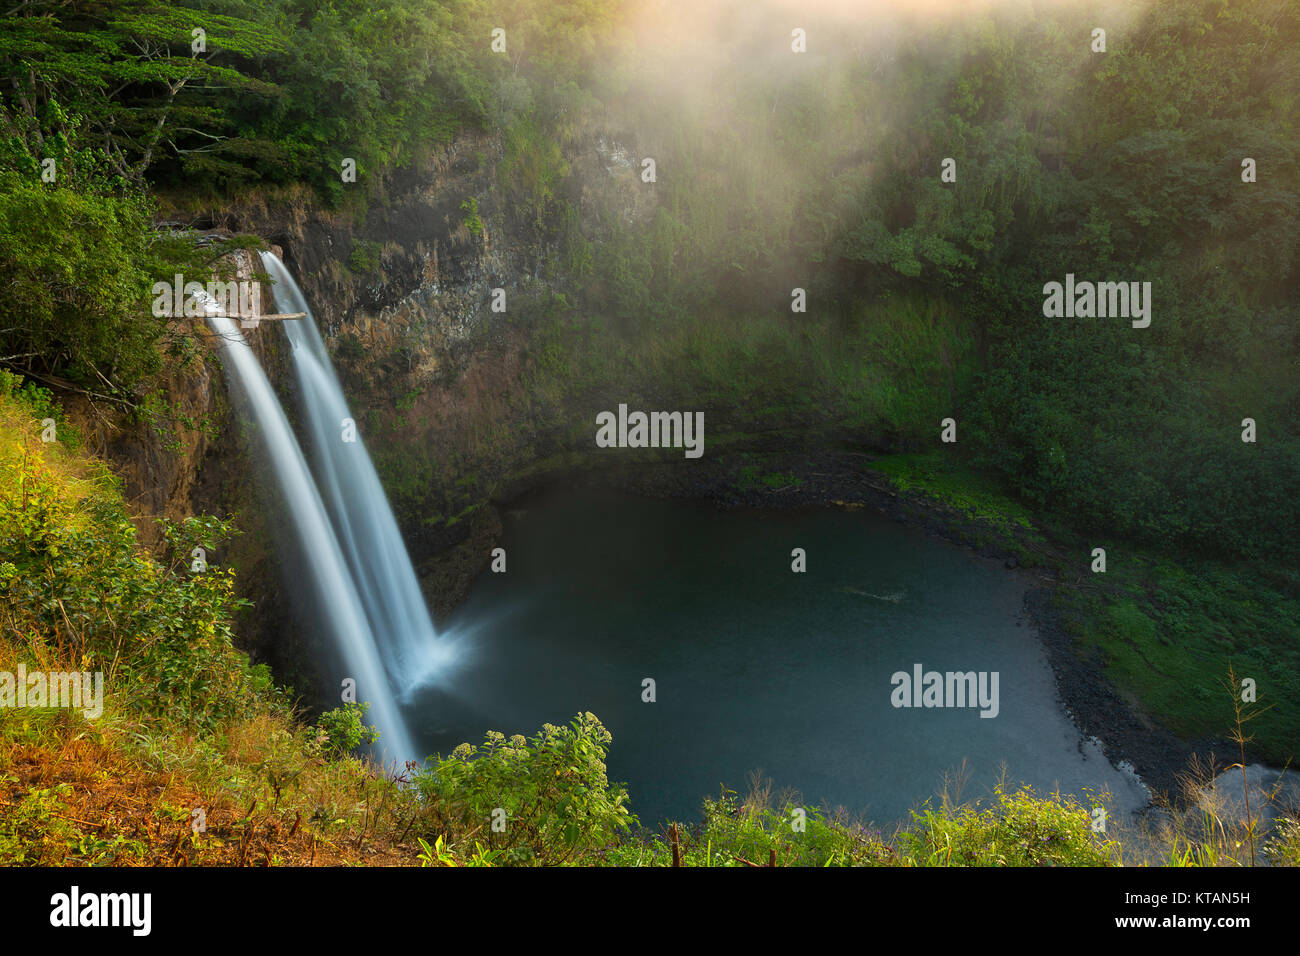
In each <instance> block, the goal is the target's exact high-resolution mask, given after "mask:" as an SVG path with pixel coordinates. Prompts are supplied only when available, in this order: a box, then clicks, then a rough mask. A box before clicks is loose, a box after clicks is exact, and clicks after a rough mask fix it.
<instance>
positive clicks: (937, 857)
mask: <svg viewBox="0 0 1300 956" xmlns="http://www.w3.org/2000/svg"><path fill="white" fill-rule="evenodd" d="M995 796H996V803H995V805H994V806H992V807H988V808H986V809H983V810H980V809H977V808H975V807H971V806H964V807H960V808H957V809H951V810H948V811H947V812H943V811H937V810H934V809H932V808H930V807H928V806H927V807H926V808H924V809H923V810H921V811H919V812H918V811H913V814H912V820H913V829H911V830H908V831H904V832H903V833H902V834H900V840H901V846H902V850H903V852H904V853H905V854H906V855H907V856H908V858H909V859H910V860H911V861H912V862H913V863H914V864H915V865H917V866H1113V865H1115V864H1116V862H1117V861H1116V859H1115V858H1114V856H1113V851H1114V850H1115V849H1116V846H1115V844H1114V843H1113V841H1109V840H1106V839H1100V838H1098V837H1097V836H1096V835H1094V834H1093V832H1092V827H1091V818H1090V816H1089V813H1088V810H1087V809H1085V808H1084V807H1082V806H1080V805H1079V804H1077V803H1075V802H1074V801H1073V800H1070V799H1065V798H1062V799H1050V800H1043V799H1039V798H1037V797H1035V796H1034V795H1033V792H1032V791H1031V790H1030V789H1029V788H1027V787H1026V788H1024V789H1021V790H1017V791H1015V792H1013V793H1006V792H1004V791H1003V790H1002V789H1001V788H999V789H998V790H997V791H996V795H995Z"/></svg>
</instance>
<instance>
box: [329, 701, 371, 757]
mask: <svg viewBox="0 0 1300 956" xmlns="http://www.w3.org/2000/svg"><path fill="white" fill-rule="evenodd" d="M369 709H370V704H369V703H368V702H363V703H360V704H358V703H347V704H344V705H343V706H342V707H335V708H334V709H333V710H327V711H326V712H325V713H323V714H321V715H320V718H319V719H318V720H317V721H316V726H317V727H319V728H320V730H321V733H322V735H323V736H324V739H325V743H324V746H325V750H326V752H327V753H331V754H333V755H335V756H342V755H343V754H346V753H350V752H351V751H353V750H355V749H356V748H357V747H361V746H367V745H369V744H373V743H374V742H375V741H377V740H378V739H379V731H378V730H377V729H376V728H374V727H368V726H366V724H365V723H364V719H365V716H366V711H368V710H369Z"/></svg>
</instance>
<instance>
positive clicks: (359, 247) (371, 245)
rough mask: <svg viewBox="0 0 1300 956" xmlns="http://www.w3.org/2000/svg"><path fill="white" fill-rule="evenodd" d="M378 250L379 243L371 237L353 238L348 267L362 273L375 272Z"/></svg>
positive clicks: (377, 267)
mask: <svg viewBox="0 0 1300 956" xmlns="http://www.w3.org/2000/svg"><path fill="white" fill-rule="evenodd" d="M379 251H380V245H379V243H377V242H375V241H374V240H373V239H353V240H352V252H351V253H350V254H349V255H348V268H349V269H351V270H352V271H353V272H357V273H361V274H363V275H364V274H366V273H370V272H375V271H376V270H378V269H379Z"/></svg>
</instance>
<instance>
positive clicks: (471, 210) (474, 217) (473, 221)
mask: <svg viewBox="0 0 1300 956" xmlns="http://www.w3.org/2000/svg"><path fill="white" fill-rule="evenodd" d="M460 210H461V212H463V213H465V228H466V229H468V230H469V231H470V235H472V236H473V237H474V238H475V239H477V238H478V237H479V236H481V235H483V220H482V219H481V218H479V214H478V198H477V197H476V196H470V197H469V198H468V199H466V200H465V201H464V202H463V203H461V204H460Z"/></svg>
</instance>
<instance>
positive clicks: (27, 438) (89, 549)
mask: <svg viewBox="0 0 1300 956" xmlns="http://www.w3.org/2000/svg"><path fill="white" fill-rule="evenodd" d="M0 414H2V415H3V417H4V420H5V421H6V422H7V423H9V424H10V426H11V428H12V430H11V431H8V432H7V434H6V438H5V440H4V442H3V443H0V567H3V568H4V569H5V570H4V574H3V580H2V581H0V620H3V621H4V622H5V628H4V629H5V632H6V633H7V634H9V635H11V636H12V638H13V639H16V640H20V641H24V642H26V644H27V645H28V647H29V648H30V649H32V650H33V651H40V652H41V653H48V652H56V653H62V654H69V655H74V656H75V659H76V660H77V661H78V663H79V665H80V669H83V670H102V671H103V672H104V675H105V682H106V683H107V684H109V685H110V686H111V687H112V688H113V689H114V690H115V691H116V692H117V693H118V694H119V695H120V696H121V698H122V699H123V700H130V701H133V702H134V703H135V704H136V705H138V706H139V708H140V710H141V711H142V712H145V713H152V714H155V715H162V714H164V713H166V714H167V715H168V716H169V717H171V718H174V719H177V720H180V721H188V722H191V723H192V724H194V725H196V726H209V727H210V726H213V725H214V724H215V723H216V722H219V721H221V720H224V719H230V718H232V717H236V716H239V715H242V714H245V713H247V712H248V711H249V709H250V708H251V707H254V706H255V705H256V702H257V701H258V700H259V699H262V696H261V695H262V694H264V693H265V692H267V690H268V688H267V683H266V681H265V678H264V676H262V677H259V676H258V674H257V673H256V672H255V671H254V670H253V669H251V668H250V667H249V665H248V660H247V658H246V657H245V655H243V654H242V653H240V652H238V651H236V650H235V649H234V646H233V643H232V641H233V630H232V626H233V615H234V613H235V612H236V611H237V610H238V609H239V608H240V607H241V606H244V605H245V604H246V602H243V601H241V600H240V599H238V598H236V596H235V593H234V581H233V572H231V571H229V570H223V569H221V568H220V567H218V566H216V563H215V560H214V558H215V555H214V552H215V550H216V549H217V548H218V547H219V546H220V545H221V544H222V543H223V542H224V541H225V540H226V539H227V538H228V537H229V536H230V535H231V534H232V533H233V529H232V528H231V526H230V525H229V524H228V523H227V522H223V521H220V520H218V519H216V518H212V517H191V518H187V519H186V520H185V521H183V522H180V523H172V522H163V531H164V535H165V538H166V540H167V542H168V547H169V553H170V558H169V560H168V562H167V563H166V564H162V563H159V562H158V561H156V560H155V559H153V558H151V557H150V556H148V554H147V553H144V552H143V551H142V550H141V549H140V547H139V546H138V543H137V541H136V531H135V527H134V526H133V525H132V523H131V521H130V520H129V518H128V516H127V514H126V510H125V507H124V506H123V503H122V500H121V497H120V493H119V492H118V490H117V487H116V482H115V481H114V480H113V479H112V477H111V475H109V474H108V473H107V471H106V470H94V469H92V470H90V471H89V472H88V473H87V474H86V475H84V476H81V475H75V476H74V475H70V474H68V472H67V469H68V467H69V466H68V465H66V464H64V463H63V452H62V451H61V450H60V449H59V447H58V445H57V443H54V444H50V445H46V444H44V443H41V442H40V441H39V440H38V439H36V438H35V437H34V436H35V433H36V432H37V431H39V428H38V426H37V425H36V424H35V423H34V422H33V423H31V424H28V423H29V422H32V419H31V417H30V416H31V410H30V409H29V408H28V407H26V406H24V405H22V404H21V398H15V397H14V396H12V395H10V396H0ZM198 547H202V548H204V549H205V551H206V552H207V559H206V560H207V562H208V566H207V569H206V570H204V571H201V572H191V571H190V568H191V564H192V559H191V553H192V551H193V550H194V549H195V548H198Z"/></svg>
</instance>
